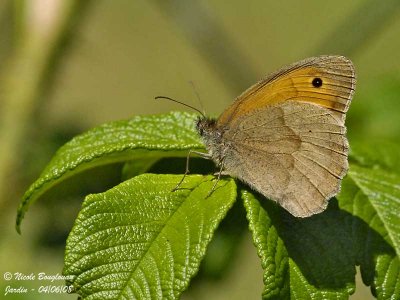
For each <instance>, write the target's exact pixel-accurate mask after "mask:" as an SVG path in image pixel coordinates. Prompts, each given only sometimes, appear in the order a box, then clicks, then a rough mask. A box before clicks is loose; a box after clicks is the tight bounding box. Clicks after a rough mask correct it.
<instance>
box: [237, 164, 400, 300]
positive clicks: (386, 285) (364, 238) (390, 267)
mask: <svg viewBox="0 0 400 300" xmlns="http://www.w3.org/2000/svg"><path fill="white" fill-rule="evenodd" d="M399 183H400V177H399V176H398V175H395V174H393V173H388V172H386V171H384V170H381V169H377V170H371V169H367V168H363V167H359V166H356V165H353V164H352V165H351V168H350V172H349V176H347V177H346V178H345V179H344V181H343V184H342V191H341V193H340V194H339V195H338V200H339V201H337V200H336V199H331V200H330V204H329V207H328V209H327V210H326V211H325V212H323V213H321V214H318V215H315V216H312V217H309V218H306V219H298V218H294V217H292V216H291V215H290V214H288V213H287V212H286V211H284V210H283V209H282V208H280V207H279V206H278V205H276V204H275V203H273V202H271V201H269V200H267V199H265V198H263V197H262V196H256V195H254V194H253V193H251V192H249V191H247V192H244V193H243V196H242V197H243V201H244V205H245V208H246V210H247V218H248V220H249V223H250V230H251V232H252V234H253V242H254V244H255V246H256V248H257V252H258V255H259V256H260V258H261V264H262V267H263V269H264V284H265V287H264V292H263V298H264V299H289V298H290V299H347V298H348V296H349V295H350V294H352V293H353V292H354V288H355V284H354V276H355V266H356V265H360V266H361V274H362V277H363V281H364V283H366V284H367V285H371V289H372V292H373V294H375V295H376V296H377V297H378V299H389V298H390V299H398V298H399V297H400V260H399V257H400V255H399V252H398V249H399V248H398V245H399V238H400V235H399V232H400V211H399V209H400V186H399Z"/></svg>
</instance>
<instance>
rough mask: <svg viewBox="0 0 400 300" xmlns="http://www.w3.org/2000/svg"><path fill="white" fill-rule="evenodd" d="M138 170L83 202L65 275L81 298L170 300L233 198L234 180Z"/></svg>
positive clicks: (183, 285)
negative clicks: (218, 180)
mask: <svg viewBox="0 0 400 300" xmlns="http://www.w3.org/2000/svg"><path fill="white" fill-rule="evenodd" d="M181 178H182V176H181V175H153V174H144V175H140V176H137V177H134V178H132V179H130V180H128V181H126V182H124V183H122V184H120V185H118V186H117V187H115V188H113V189H111V190H109V191H107V192H105V193H102V194H94V195H89V196H88V197H87V198H86V200H85V201H84V203H83V208H82V210H81V212H80V213H79V216H78V218H77V220H76V223H75V225H74V227H73V229H72V232H71V234H70V236H69V237H68V240H67V247H66V256H65V269H64V274H65V275H69V276H72V277H73V279H72V280H71V281H70V282H69V284H73V286H74V288H75V291H76V292H77V293H79V294H80V295H81V296H82V297H83V298H85V299H99V298H101V299H132V298H135V299H164V298H168V299H176V298H178V297H179V295H180V294H181V292H182V291H184V290H185V289H186V288H187V286H188V284H189V280H190V279H191V277H193V275H195V274H196V272H197V270H198V268H199V264H200V260H201V259H202V257H203V256H204V254H205V250H206V247H207V244H208V243H209V241H210V240H211V238H212V235H213V232H214V230H215V229H216V227H217V226H218V224H219V222H220V221H221V219H223V218H224V216H225V215H226V213H227V211H228V210H229V208H230V207H231V206H232V205H233V203H234V201H235V199H236V185H235V183H234V181H233V180H221V181H220V182H219V183H218V185H217V187H216V189H215V190H214V191H213V192H212V193H211V194H210V196H209V197H207V195H208V193H209V192H210V190H211V188H212V186H213V184H214V181H213V180H212V179H213V178H214V177H212V176H200V175H196V176H187V177H186V179H185V181H184V183H183V184H182V186H181V188H180V189H179V190H177V191H176V192H171V189H172V188H173V187H175V185H176V184H177V182H179V181H180V179H181Z"/></svg>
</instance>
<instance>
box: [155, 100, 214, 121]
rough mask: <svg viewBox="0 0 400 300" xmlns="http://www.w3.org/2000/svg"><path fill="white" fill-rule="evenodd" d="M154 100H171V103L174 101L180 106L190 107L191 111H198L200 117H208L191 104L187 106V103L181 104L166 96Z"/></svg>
mask: <svg viewBox="0 0 400 300" xmlns="http://www.w3.org/2000/svg"><path fill="white" fill-rule="evenodd" d="M154 99H166V100H169V101H172V102H176V103H179V104H181V105H183V106H186V107H189V108H191V109H193V110H195V111H197V112H198V113H199V114H200V115H202V116H203V117H204V118H205V117H206V115H205V114H204V113H202V112H201V111H200V110H199V109H197V108H196V107H193V106H191V105H189V104H186V103H183V102H181V101H178V100H175V99H172V98H170V97H166V96H157V97H154Z"/></svg>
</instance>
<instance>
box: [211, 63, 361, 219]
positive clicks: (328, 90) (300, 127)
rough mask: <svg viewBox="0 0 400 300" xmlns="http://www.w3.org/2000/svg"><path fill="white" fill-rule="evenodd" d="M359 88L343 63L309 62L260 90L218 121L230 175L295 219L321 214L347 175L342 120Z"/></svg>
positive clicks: (272, 78) (262, 84) (252, 90)
mask: <svg viewBox="0 0 400 300" xmlns="http://www.w3.org/2000/svg"><path fill="white" fill-rule="evenodd" d="M315 78H320V79H321V80H322V86H320V87H314V86H313V83H312V81H313V80H314V79H315ZM354 87H355V77H354V69H353V65H352V63H351V62H350V61H349V60H347V59H345V58H343V57H340V56H323V57H318V58H311V59H308V60H304V61H302V62H299V63H297V64H294V65H292V66H289V67H288V68H285V69H283V70H281V71H279V72H278V73H276V74H273V75H271V76H270V77H268V78H267V79H265V80H264V81H261V82H260V83H258V84H256V85H255V86H253V87H252V88H250V89H249V90H248V91H246V92H245V93H243V94H242V96H240V97H239V98H238V99H237V101H236V102H235V103H234V104H233V105H232V106H231V107H229V108H228V109H227V110H226V111H225V112H224V113H223V114H222V115H221V117H220V118H219V120H218V123H219V126H223V128H225V130H224V141H225V142H226V143H227V145H229V146H228V147H227V149H226V153H225V155H224V166H225V169H226V170H227V171H228V173H230V174H232V175H233V176H236V177H238V178H240V179H241V180H243V181H244V182H246V183H248V184H249V185H250V186H252V187H253V188H254V189H256V190H257V191H259V192H260V193H262V194H263V195H265V196H266V197H268V198H270V199H272V200H275V201H277V202H278V203H279V204H280V205H282V206H283V207H284V208H285V209H287V210H288V211H289V212H290V213H292V214H293V215H295V216H299V217H306V216H310V215H312V214H315V213H318V212H321V211H323V210H324V209H325V208H326V206H327V201H328V199H329V198H331V197H333V196H334V195H336V194H337V192H338V191H339V188H340V182H341V179H342V178H343V176H344V175H345V174H346V172H347V169H348V162H347V155H348V142H347V139H346V136H345V134H346V128H345V126H344V120H345V113H346V111H347V109H348V106H349V103H350V101H351V97H352V95H353V93H354Z"/></svg>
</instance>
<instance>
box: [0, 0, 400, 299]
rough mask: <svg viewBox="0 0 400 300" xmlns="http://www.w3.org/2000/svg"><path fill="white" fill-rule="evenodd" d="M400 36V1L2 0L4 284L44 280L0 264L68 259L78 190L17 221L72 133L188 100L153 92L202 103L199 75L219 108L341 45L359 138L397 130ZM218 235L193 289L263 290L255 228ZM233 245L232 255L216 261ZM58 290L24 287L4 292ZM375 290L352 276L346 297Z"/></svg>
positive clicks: (55, 267)
mask: <svg viewBox="0 0 400 300" xmlns="http://www.w3.org/2000/svg"><path fill="white" fill-rule="evenodd" d="M399 48H400V2H399V1H398V0H386V1H372V0H356V1H344V0H340V1H339V0H336V1H317V0H315V1H314V0H312V1H311V0H306V1H262V0H255V1H236V0H235V1H229V2H227V1H210V0H207V1H206V0H204V1H166V0H164V1H163V0H159V1H157V0H153V1H144V0H137V1H132V0H118V1H78V0H75V1H72V0H64V1H61V0H60V1H53V0H30V1H6V0H3V1H1V2H0V217H1V221H0V229H1V236H0V259H1V261H0V271H1V274H0V275H1V284H0V295H3V294H4V290H5V288H6V287H7V286H8V285H11V286H13V287H18V286H20V285H23V286H26V287H28V288H29V287H31V288H35V289H37V288H38V287H39V286H40V285H42V284H43V283H41V282H39V281H37V280H36V281H23V282H22V281H21V282H19V281H15V280H11V281H5V280H4V279H3V274H4V272H7V271H8V272H11V273H15V272H21V273H24V274H31V273H34V274H37V273H39V272H46V273H48V274H56V273H60V272H61V270H62V266H63V252H64V247H65V239H66V236H67V234H68V232H69V230H70V228H71V226H72V224H73V221H74V218H75V217H76V214H77V212H78V211H79V207H80V203H81V201H82V198H81V197H70V198H67V199H53V200H51V201H41V202H40V203H36V204H35V205H33V206H32V207H31V208H30V210H29V212H28V213H27V216H26V219H25V220H24V222H23V224H22V236H19V235H18V234H17V233H16V231H15V229H14V221H15V213H16V209H17V206H18V203H19V201H20V199H21V196H22V194H23V192H24V191H25V190H26V189H27V188H28V186H29V185H30V184H31V183H32V182H33V180H35V178H36V177H37V176H38V175H39V173H40V172H41V170H42V169H43V167H44V166H45V165H46V163H47V162H48V161H49V160H50V158H51V156H52V155H53V154H54V152H55V151H56V149H57V148H58V147H59V146H60V145H62V144H63V143H64V142H66V141H68V140H69V139H70V138H71V137H72V136H74V135H75V134H78V133H80V132H83V131H85V130H87V129H89V128H91V127H94V126H96V125H99V124H101V123H104V122H108V121H112V120H117V119H127V118H130V117H131V116H133V115H137V114H156V113H163V112H167V111H170V110H185V108H184V107H181V106H178V105H177V104H174V103H170V102H168V101H160V100H158V101H155V100H154V96H157V95H166V96H169V97H173V98H176V99H179V100H181V101H183V102H185V103H188V104H191V105H194V106H196V107H198V106H199V104H198V101H197V98H196V93H195V91H194V89H193V86H192V84H191V82H193V84H194V86H195V89H196V90H197V91H198V94H199V95H200V98H201V102H202V104H203V106H204V108H205V111H206V113H207V114H208V115H212V116H217V115H218V114H220V113H221V112H222V111H223V110H224V108H225V107H226V106H227V105H228V104H229V103H231V102H232V101H233V99H234V98H235V97H236V96H237V95H238V94H240V92H241V91H243V90H244V89H246V88H247V87H249V86H250V85H251V84H253V83H255V82H256V81H257V80H258V79H260V78H262V77H263V76H264V75H266V74H268V73H269V72H272V71H274V70H276V69H277V68H280V67H282V66H284V65H286V64H289V63H292V62H295V61H297V60H300V59H302V58H306V57H309V56H315V55H320V54H342V55H346V56H348V57H349V58H350V59H351V60H352V61H353V62H354V64H355V66H356V72H357V88H356V94H355V97H354V100H353V103H352V105H351V107H350V111H349V113H348V118H347V125H348V135H349V139H350V145H351V144H352V143H358V142H360V143H367V144H371V145H372V147H373V144H374V143H378V142H379V141H383V140H391V141H395V142H398V141H399V138H400V72H399V71H400V54H399V53H400V52H399ZM183 167H184V165H182V168H183ZM112 171H113V170H107V172H112ZM237 209H238V210H240V208H237ZM238 215H241V214H238ZM235 218H236V215H235V213H234V212H233V213H232V214H231V216H230V220H231V221H229V220H228V221H227V222H226V223H228V224H225V225H224V226H226V228H231V229H230V230H231V231H232V232H233V233H234V229H233V230H232V228H234V223H235V222H233V221H232V220H235ZM229 222H230V223H229ZM243 222H244V220H241V221H240V222H239V223H243ZM238 226H239V227H240V225H238ZM241 228H243V225H241ZM228 231H229V230H228ZM241 232H245V231H244V230H242V229H241ZM221 236H222V238H218V239H216V241H215V242H214V243H213V244H212V245H211V246H210V247H211V248H212V249H211V250H212V252H213V253H216V254H215V255H214V257H212V256H211V257H210V258H208V259H207V262H206V263H205V264H204V265H203V267H202V272H201V274H200V275H201V276H199V278H197V279H196V280H195V281H194V282H193V284H192V285H191V287H190V288H189V290H188V291H187V292H185V293H184V296H183V298H184V299H204V298H205V297H207V299H228V298H229V299H243V298H244V297H247V298H248V299H258V298H259V297H260V295H261V291H262V270H261V267H260V264H259V260H258V257H257V255H256V250H255V248H254V247H253V245H252V243H251V237H250V235H249V234H248V233H243V234H241V235H239V238H237V239H236V240H235V244H236V245H237V247H235V249H234V250H232V249H228V250H227V248H224V247H225V245H226V244H229V242H226V241H225V239H224V236H223V235H221ZM228 248H229V247H228ZM233 254H234V255H233ZM224 255H225V256H226V257H229V258H232V259H229V263H228V262H226V261H225V262H222V263H221V262H218V258H220V257H223V256H224ZM222 260H223V259H222ZM213 265H224V268H221V270H222V269H223V273H218V272H217V271H213V270H211V271H210V270H209V269H212V266H213ZM225 265H226V266H225ZM210 266H211V267H210ZM207 270H208V271H207ZM210 274H211V275H210ZM56 284H59V285H61V284H63V282H60V281H59V282H56ZM56 296H57V298H59V299H61V298H62V296H61V295H56ZM54 297H55V295H54V294H49V295H43V294H38V293H37V292H28V293H27V294H25V295H24V294H22V295H8V296H7V298H6V299H54ZM369 297H370V296H369V290H368V288H367V287H363V285H362V283H361V282H360V280H359V279H357V292H356V294H355V295H353V296H352V297H351V298H352V299H369ZM0 298H1V297H0ZM64 298H65V299H75V298H76V295H64Z"/></svg>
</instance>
